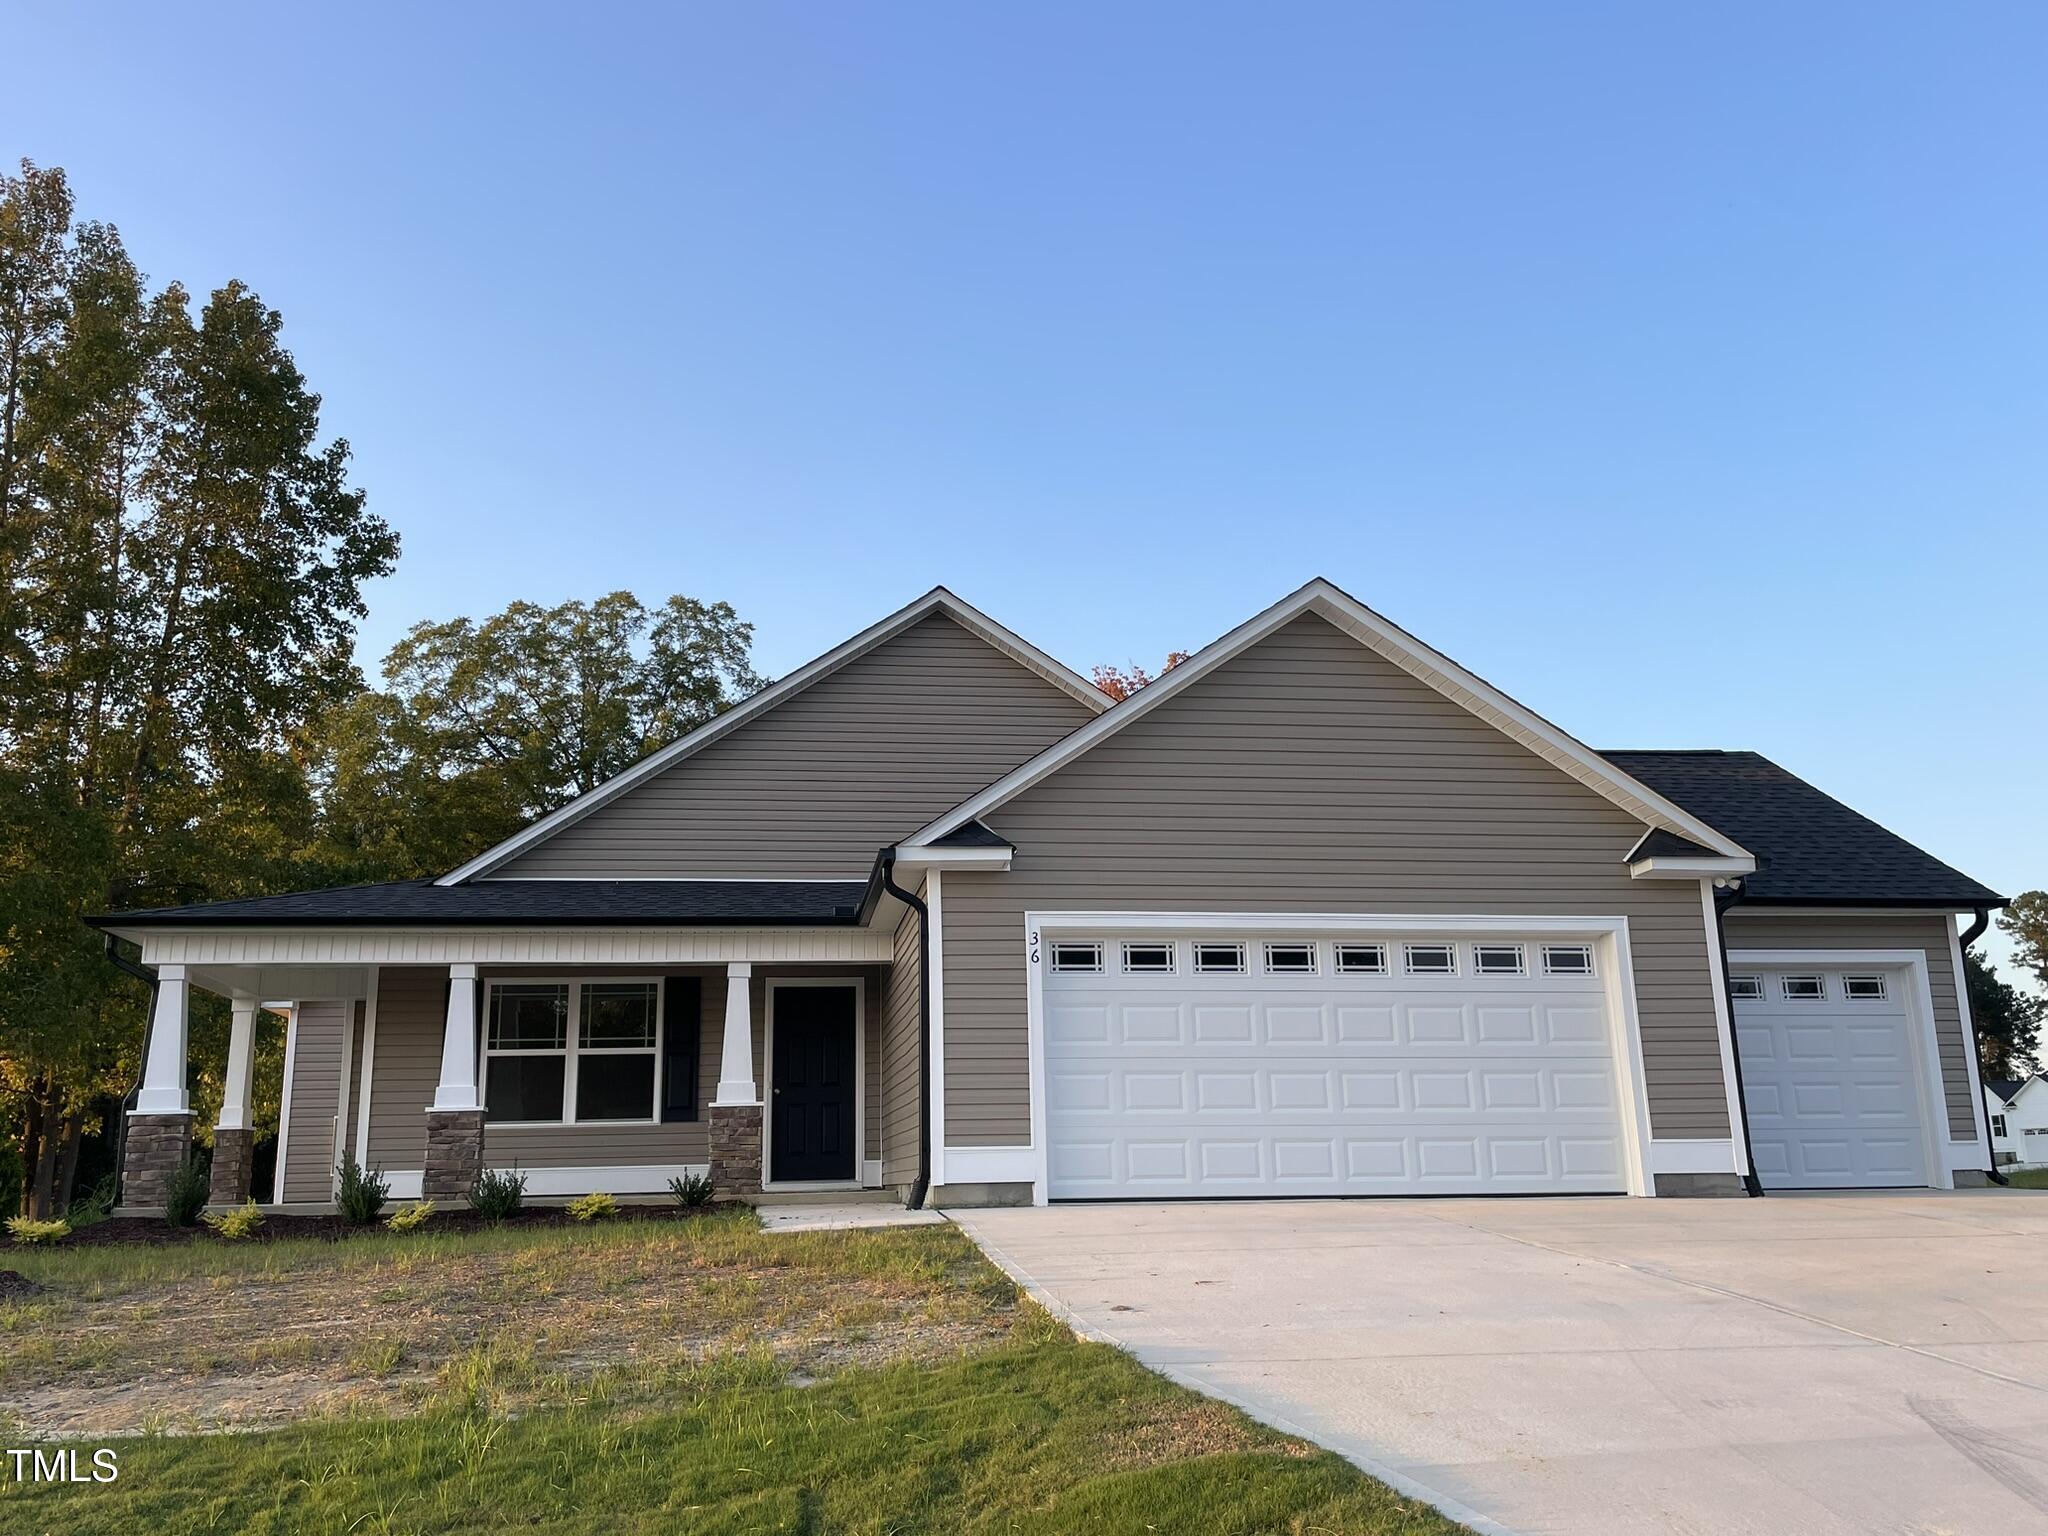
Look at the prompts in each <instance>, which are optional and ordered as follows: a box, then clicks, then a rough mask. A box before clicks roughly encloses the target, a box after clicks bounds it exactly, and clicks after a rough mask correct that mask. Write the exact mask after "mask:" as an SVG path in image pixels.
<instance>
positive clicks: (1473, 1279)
mask: <svg viewBox="0 0 2048 1536" xmlns="http://www.w3.org/2000/svg"><path fill="white" fill-rule="evenodd" d="M952 1214H953V1217H954V1219H955V1220H956V1221H958V1222H959V1223H960V1225H961V1226H962V1227H964V1228H965V1229H966V1230H967V1231H968V1232H969V1233H971V1234H972V1235H973V1236H974V1237H975V1239H976V1240H977V1241H979V1242H980V1243H981V1244H982V1245H983V1247H984V1248H986V1249H987V1250H988V1252H989V1253H990V1254H991V1256H992V1257H994V1258H995V1260H996V1261H997V1262H998V1263H999V1264H1001V1265H1003V1267H1004V1268H1006V1269H1007V1270H1009V1271H1010V1273H1011V1274H1012V1275H1013V1276H1014V1277H1015V1278H1017V1279H1018V1280H1019V1281H1020V1282H1022V1283H1023V1284H1024V1285H1026V1286H1027V1287H1028V1288H1029V1289H1031V1290H1032V1292H1033V1293H1034V1294H1036V1295H1037V1296H1038V1297H1039V1299H1040V1300H1041V1301H1044V1302H1045V1303H1047V1304H1048V1305H1049V1306H1051V1307H1052V1308H1053V1309H1054V1310H1055V1311H1057V1312H1060V1313H1061V1314H1062V1315H1064V1316H1066V1317H1067V1318H1068V1319H1069V1320H1070V1321H1072V1322H1073V1323H1074V1324H1075V1325H1076V1326H1077V1327H1078V1328H1079V1329H1080V1330H1081V1331H1083V1332H1085V1333H1088V1334H1092V1335H1094V1336H1096V1337H1099V1338H1103V1339H1107V1340H1110V1341H1111V1342H1114V1343H1117V1344H1120V1345H1123V1346H1124V1347H1126V1348H1128V1349H1130V1350H1132V1351H1133V1352H1134V1353H1135V1354H1136V1355H1137V1356H1138V1358H1139V1359H1141V1360H1143V1361H1144V1362H1145V1363H1146V1364H1148V1365H1150V1366H1153V1367H1154V1368H1156V1369H1159V1370H1162V1371H1164V1372H1165V1373H1166V1374H1168V1375H1170V1376H1173V1377H1175V1378H1176V1379H1178V1380H1180V1381H1182V1382H1184V1383H1186V1384H1187V1385H1189V1386H1192V1387H1195V1388H1196V1389H1198V1390H1200V1391H1204V1392H1208V1393H1211V1394H1212V1395H1214V1396H1217V1397H1221V1398H1224V1399H1226V1400H1228V1401H1231V1402H1234V1403H1237V1404H1238V1405H1240V1406H1241V1407H1244V1408H1246V1409H1248V1410H1249V1411H1251V1412H1252V1413H1254V1414H1255V1415H1257V1416H1258V1417H1260V1418H1263V1419H1266V1420H1268V1421H1269V1422H1272V1423H1275V1424H1277V1425H1279V1426H1280V1427H1282V1428H1286V1429H1290V1430H1292V1431H1294V1432H1296V1433H1298V1434H1301V1435H1304V1436H1307V1437H1308V1438H1310V1439H1313V1440H1317V1441H1319V1442H1321V1443H1322V1444H1324V1445H1327V1446H1330V1447H1332V1448H1333V1449H1335V1450H1338V1451H1340V1452H1342V1453H1344V1454H1345V1455H1347V1456H1349V1457H1351V1458H1352V1459H1353V1460H1355V1461H1357V1462H1359V1463H1360V1464H1361V1465H1363V1466H1365V1467H1366V1468H1367V1470H1369V1471H1372V1472H1374V1473H1375V1474H1377V1475H1379V1476H1381V1477H1384V1478H1386V1479H1387V1480H1389V1481H1390V1482H1393V1483H1394V1484H1395V1485H1396V1486H1397V1487H1400V1488H1402V1489H1403V1490H1404V1491H1406V1492H1409V1493H1412V1494H1415V1495H1417V1496H1419V1497H1422V1498H1425V1499H1427V1500H1429V1501H1430V1502H1432V1503H1434V1504H1436V1505H1438V1506H1439V1507H1441V1508H1443V1509H1445V1510H1446V1512H1448V1513H1450V1514H1452V1515H1455V1516H1457V1517H1459V1518H1461V1519H1464V1520H1466V1521H1468V1522H1470V1523H1472V1524H1474V1525H1476V1526H1478V1527H1479V1528H1481V1529H1483V1530H1490V1531H1508V1532H1520V1533H1531V1536H1533V1533H1538V1532H1546V1533H1547V1532H1556V1533H1560V1536H1563V1533H1570V1536H1607V1533H1612V1536H1650V1533H1654V1532H1685V1533H1688V1536H1693V1533H1697V1536H1871V1533H1875V1532H1901V1533H1904V1532H1912V1533H1919V1536H1931V1533H1941V1536H1977V1533H1983V1536H2011V1533H2013V1532H2018V1531H2048V1193H2042V1194H2036V1193H2024V1192H2019V1191H2004V1190H1987V1191H1971V1192H1967V1193H1956V1194H1937V1193H1932V1192H1929V1193H1926V1194H1910V1195H1909V1194H1898V1195H1890V1194H1887V1195H1830V1196H1814V1195H1780V1196H1773V1197H1771V1198H1769V1199H1765V1200H1624V1199H1612V1200H1587V1199H1567V1200H1471V1201H1387V1202H1357V1201H1342V1202H1339V1201H1330V1202H1307V1201H1303V1202H1279V1203H1268V1202H1258V1203H1250V1204H1186V1205H1136V1206H1133V1205H1079V1206H1054V1207H1050V1208H1045V1209H1038V1210H996V1211H962V1212H956V1213H952Z"/></svg>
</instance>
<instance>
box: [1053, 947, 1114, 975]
mask: <svg viewBox="0 0 2048 1536" xmlns="http://www.w3.org/2000/svg"><path fill="white" fill-rule="evenodd" d="M1068 947H1072V948H1074V949H1092V950H1094V951H1095V962H1094V964H1092V965H1062V964H1061V963H1060V953H1059V952H1060V951H1061V950H1062V949H1064V948H1068ZM1108 967H1109V953H1108V947H1107V946H1106V945H1104V944H1102V943H1101V942H1100V941H1099V940H1089V939H1062V940H1060V941H1058V942H1057V943H1055V944H1054V945H1053V946H1052V968H1053V970H1054V971H1055V972H1057V973H1058V974H1059V975H1061V976H1100V975H1102V974H1104V972H1105V971H1107V969H1108Z"/></svg>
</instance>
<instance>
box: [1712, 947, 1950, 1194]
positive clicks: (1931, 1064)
mask: <svg viewBox="0 0 2048 1536" xmlns="http://www.w3.org/2000/svg"><path fill="white" fill-rule="evenodd" d="M1728 963H1729V965H1731V966H1741V967H1744V968H1745V969H1747V968H1752V967H1753V968H1756V969H1759V970H1768V969H1773V968H1778V969H1785V970H1791V971H1795V972H1797V973H1798V974H1800V975H1806V974H1809V973H1811V972H1813V971H1815V970H1823V971H1839V970H1843V969H1847V970H1853V971H1872V970H1879V969H1883V970H1893V971H1899V972H1901V973H1903V974H1902V980H1903V982H1904V985H1903V986H1901V987H1900V989H1899V990H1900V993H1901V997H1900V1001H1902V1002H1903V1003H1904V1004H1905V1005H1906V1017H1907V1027H1908V1028H1909V1029H1911V1030H1913V1031H1914V1032H1915V1033H1916V1034H1917V1035H1918V1036H1919V1039H1920V1052H1919V1056H1918V1058H1917V1064H1918V1067H1919V1070H1918V1071H1916V1072H1915V1073H1914V1074H1913V1075H1914V1077H1915V1078H1916V1079H1917V1080H1918V1087H1919V1105H1920V1124H1921V1128H1922V1132H1923V1136H1924V1139H1925V1143H1926V1151H1927V1168H1928V1183H1929V1186H1930V1187H1931V1188H1934V1189H1954V1188H1955V1187H1956V1179H1955V1170H1956V1169H1957V1168H1958V1167H1962V1168H1975V1167H1980V1166H1982V1159H1983V1157H1984V1155H1985V1154H1984V1144H1983V1143H1982V1142H1980V1141H1978V1140H1977V1135H1976V1126H1977V1124H1978V1122H1976V1121H1972V1123H1971V1134H1970V1137H1969V1139H1968V1140H1966V1141H1951V1140H1950V1138H1949V1133H1948V1098H1947V1095H1946V1094H1945V1093H1944V1092H1943V1089H1942V1077H1941V1042H1940V1039H1939V1037H1938V1035H1937V1033H1936V1030H1935V1023H1934V989H1933V986H1932V985H1931V984H1930V982H1929V980H1928V973H1927V952H1926V951H1925V950H1922V949H1731V950H1729V951H1728ZM1795 1001H1806V999H1795ZM1964 1028H1965V1038H1966V1039H1967V1038H1968V1034H1967V1030H1968V1024H1967V1021H1965V1025H1964ZM1976 1054H1977V1053H1976V1052H1975V1051H1968V1052H1965V1055H1966V1056H1967V1057H1969V1058H1972V1059H1974V1058H1975V1056H1976ZM1973 1081H1974V1079H1973ZM1978 1093H1979V1096H1980V1098H1981V1095H1982V1090H1981V1089H1979V1090H1978ZM1959 1158H1960V1159H1963V1160H1962V1161H1960V1162H1958V1161H1957V1159H1959ZM1972 1158H1974V1159H1976V1160H1977V1161H1974V1162H1973V1161H1970V1159H1972Z"/></svg>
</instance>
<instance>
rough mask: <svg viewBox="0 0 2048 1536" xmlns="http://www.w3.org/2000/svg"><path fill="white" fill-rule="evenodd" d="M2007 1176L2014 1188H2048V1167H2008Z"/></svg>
mask: <svg viewBox="0 0 2048 1536" xmlns="http://www.w3.org/2000/svg"><path fill="white" fill-rule="evenodd" d="M2005 1176H2006V1178H2008V1179H2009V1180H2011V1181H2012V1187H2013V1188H2014V1189H2048V1168H2008V1169H2006V1170H2005Z"/></svg>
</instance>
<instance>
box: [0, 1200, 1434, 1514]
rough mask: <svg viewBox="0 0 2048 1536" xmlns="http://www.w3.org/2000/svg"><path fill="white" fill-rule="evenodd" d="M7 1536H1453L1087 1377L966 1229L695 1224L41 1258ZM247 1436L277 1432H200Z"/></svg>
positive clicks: (1108, 1361) (7, 1366) (1347, 1477)
mask: <svg viewBox="0 0 2048 1536" xmlns="http://www.w3.org/2000/svg"><path fill="white" fill-rule="evenodd" d="M9 1258H10V1260H11V1261H13V1262H16V1263H18V1264H20V1266H21V1268H22V1269H23V1271H24V1273H26V1274H28V1275H29V1276H30V1278H32V1279H34V1280H35V1281H37V1282H38V1283H40V1284H41V1285H42V1286H44V1287H45V1289H44V1290H43V1291H42V1292H40V1293H38V1294H36V1295H34V1296H30V1297H24V1298H22V1299H20V1300H18V1301H15V1302H11V1303H0V1422H6V1423H8V1424H9V1428H10V1430H11V1432H12V1433H13V1434H14V1435H15V1436H16V1438H13V1439H11V1440H10V1442H9V1443H13V1444H22V1443H26V1441H27V1440H32V1439H42V1440H48V1439H51V1438H56V1439H58V1440H59V1441H60V1443H62V1444H65V1445H69V1446H83V1447H84V1448H85V1449H86V1450H87V1452H88V1453H89V1451H90V1450H91V1449H92V1448H95V1447H97V1446H98V1445H101V1444H105V1443H109V1437H120V1436H124V1435H125V1436H127V1438H113V1439H112V1440H111V1443H112V1444H113V1445H114V1446H115V1448H116V1449H117V1451H118V1454H119V1457H120V1470H121V1475H120V1479H119V1481H118V1482H116V1483H113V1484H103V1485H102V1484H82V1485H76V1486H66V1485H62V1484H34V1483H28V1484H21V1483H13V1482H9V1481H0V1529H4V1530H7V1531H10V1532H12V1531H17V1530H19V1531H24V1532H45V1531H47V1532H59V1531H61V1532H65V1533H67V1536H97V1533H102V1532H104V1533H116V1532H119V1533H126V1532H131V1531H137V1530H149V1531H151V1532H153V1533H155V1536H179V1533H182V1532H187V1531H227V1530H234V1531H249V1532H270V1533H282V1532H300V1531H305V1532H331V1533H336V1536H341V1533H346V1532H363V1533H376V1532H419V1533H430V1532H431V1533H441V1532H486V1531H499V1530H505V1529H508V1528H513V1527H518V1528H522V1529H526V1530H529V1531H541V1532H560V1533H564V1536H566V1533H569V1532H580V1531H584V1530H591V1529H604V1530H607V1531H619V1532H628V1533H635V1532H646V1533H650V1536H651V1533H655V1532H668V1531H674V1530H688V1531H690V1532H693V1533H696V1532H733V1533H738V1532H755V1531H774V1530H787V1531H805V1532H810V1531H816V1532H823V1531H834V1532H839V1531H844V1532H852V1533H874V1536H883V1533H906V1536H907V1533H913V1532H927V1531H928V1532H934V1533H938V1532H955V1531H965V1532H980V1531H987V1532H996V1531H1002V1532H1012V1531H1019V1532H1042V1533H1054V1532H1067V1531H1084V1530H1085V1531H1133V1532H1143V1531H1197V1530H1199V1531H1202V1532H1218V1533H1238V1532H1275V1533H1289V1536H1310V1533H1315V1532H1359V1533H1380V1536H1447V1533H1450V1532H1454V1531H1456V1530H1458V1529H1459V1527H1456V1526H1454V1525H1452V1524H1450V1523H1449V1522H1448V1521H1446V1520H1444V1519H1443V1518H1442V1517H1441V1516H1439V1515H1437V1514H1436V1513H1435V1512H1433V1511H1431V1510H1429V1509H1428V1508H1426V1507H1425V1506H1422V1505H1418V1504H1414V1503H1411V1502H1408V1501H1406V1500H1403V1499H1401V1498H1399V1497H1397V1496H1396V1495H1395V1494H1393V1493H1392V1492H1391V1491H1390V1490H1388V1489H1386V1488H1385V1487H1383V1486H1381V1485H1380V1484H1378V1483H1375V1482H1373V1481H1372V1480H1371V1479H1369V1478H1367V1477H1365V1476H1364V1475H1363V1474H1361V1473H1359V1472H1358V1471H1357V1470H1356V1469H1355V1468H1353V1467H1352V1466H1351V1465H1350V1464H1349V1463H1347V1462H1345V1461H1343V1460H1341V1459H1340V1458H1338V1457H1335V1456H1332V1455H1329V1454H1327V1453H1324V1452H1321V1451H1317V1450H1315V1449H1313V1448H1312V1447H1309V1446H1306V1445H1303V1444H1302V1443H1300V1442H1299V1441H1295V1440H1291V1439H1289V1438H1287V1437H1285V1436H1282V1435H1279V1434H1276V1433H1273V1432H1271V1431H1269V1430H1266V1429H1264V1428H1262V1427H1260V1426H1259V1425H1256V1424H1254V1423H1253V1422H1251V1421H1250V1420H1249V1419H1247V1418H1245V1417H1244V1416H1243V1415H1241V1414H1239V1413H1237V1412H1236V1411H1235V1410H1233V1409H1230V1408H1227V1407H1225V1406H1224V1405H1222V1404H1219V1403H1216V1402H1213V1401H1211V1400H1209V1399H1206V1398H1202V1397H1199V1396H1196V1395H1195V1394H1192V1393H1189V1392H1186V1391H1184V1390H1182V1389H1181V1388H1179V1387H1177V1386H1175V1385H1173V1384H1172V1383H1169V1382H1167V1381H1166V1380H1164V1379H1163V1378H1161V1377H1158V1376H1155V1375H1153V1374H1151V1373H1150V1372H1148V1371H1146V1370H1144V1369H1143V1368H1142V1367H1140V1366H1138V1365H1137V1364H1136V1363H1135V1362H1134V1361H1132V1360H1131V1359H1130V1358H1129V1357H1128V1356H1126V1355H1124V1354H1122V1353H1121V1352H1119V1351H1117V1350H1114V1349H1110V1348H1107V1347H1105V1346H1102V1345H1097V1344H1083V1343H1080V1342H1078V1341H1076V1340H1075V1339H1074V1337H1073V1336H1072V1335H1071V1334H1070V1333H1068V1332H1067V1330H1066V1329H1065V1328H1063V1327H1061V1326H1060V1325H1059V1324H1057V1323H1056V1322H1054V1321H1053V1320H1052V1319H1050V1318H1049V1317H1047V1316H1046V1315H1045V1314H1044V1313H1043V1312H1041V1311H1040V1310H1039V1309H1038V1308H1037V1307H1035V1306H1033V1305H1031V1304H1030V1303H1029V1302H1025V1301H1022V1300H1021V1299H1020V1298H1019V1297H1018V1295H1017V1294H1016V1291H1015V1288H1014V1287H1013V1286H1012V1285H1011V1284H1010V1283H1009V1281H1008V1280H1007V1279H1005V1278H1004V1277H1003V1276H1002V1275H1001V1274H999V1273H998V1272H997V1271H996V1270H995V1269H994V1268H993V1267H991V1266H990V1265H988V1264H987V1263H986V1262H985V1261H984V1260H983V1259H982V1258H981V1256H980V1255H979V1254H978V1253H977V1252H976V1251H975V1250H974V1248H973V1246H972V1244H971V1243H969V1242H968V1241H967V1239H966V1238H965V1237H964V1236H963V1235H962V1234H961V1233H960V1232H958V1231H957V1230H956V1229H954V1228H951V1227H918V1228H909V1229H896V1230H893V1231H875V1232H818V1233H803V1234H790V1235H773V1236H771V1235H768V1234H764V1233H762V1232H761V1231H760V1230H759V1229H758V1226H757V1225H756V1223H755V1222H754V1220H753V1218H752V1217H751V1215H749V1214H745V1213H738V1214H731V1215H720V1216H714V1217H710V1218H707V1219H705V1220H703V1221H700V1222H695V1223H688V1224H671V1225H665V1226H656V1225H653V1224H644V1223H643V1224H628V1223H620V1224H615V1225H608V1226H600V1227H596V1228H560V1227H550V1228H544V1229H540V1230H528V1231H523V1232H521V1231H512V1230H507V1231H503V1232H483V1233H474V1234H467V1235H463V1236H460V1237H456V1238H436V1237H435V1236H433V1235H432V1234H414V1235H412V1236H409V1237H399V1236H390V1235H387V1234H365V1235H364V1236H362V1237H359V1238H352V1239H350V1240H349V1241H347V1242H344V1243H339V1244H337V1243H332V1242H306V1243H295V1242H291V1241H283V1242H277V1243H272V1244H268V1245H265V1246H263V1247H261V1248H254V1247H249V1246H246V1245H227V1244H221V1245H217V1246H214V1247H208V1246H206V1245H197V1246H193V1247H180V1248H157V1249H122V1248H107V1249H80V1250H75V1251H72V1252H65V1251H62V1250H56V1251H52V1252H47V1253H44V1252H38V1253H35V1254H33V1255H31V1254H21V1255H19V1256H17V1255H13V1254H10V1255H9ZM222 1427H234V1428H242V1429H263V1430H264V1431H265V1432H262V1433H242V1434H232V1435H221V1434H193V1433H188V1431H193V1430H206V1429H214V1428H222Z"/></svg>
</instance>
